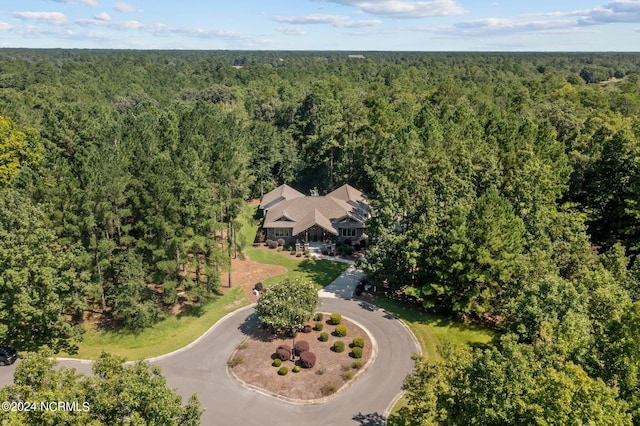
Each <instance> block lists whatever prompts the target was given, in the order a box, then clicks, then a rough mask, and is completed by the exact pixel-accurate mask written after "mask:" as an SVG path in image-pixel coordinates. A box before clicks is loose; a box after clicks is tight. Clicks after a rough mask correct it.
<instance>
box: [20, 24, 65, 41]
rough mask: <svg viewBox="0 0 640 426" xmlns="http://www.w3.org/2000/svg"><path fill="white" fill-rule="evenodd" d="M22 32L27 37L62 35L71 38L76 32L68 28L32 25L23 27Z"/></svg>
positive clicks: (61, 36)
mask: <svg viewBox="0 0 640 426" xmlns="http://www.w3.org/2000/svg"><path fill="white" fill-rule="evenodd" d="M20 34H21V35H22V36H23V37H25V38H42V37H60V38H69V37H71V36H73V35H74V32H73V31H71V30H70V29H68V28H60V27H58V28H55V27H54V28H51V27H46V28H43V27H35V26H32V25H28V26H25V27H23V28H22V29H21V31H20Z"/></svg>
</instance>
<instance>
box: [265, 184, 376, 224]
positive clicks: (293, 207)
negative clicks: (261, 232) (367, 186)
mask: <svg viewBox="0 0 640 426" xmlns="http://www.w3.org/2000/svg"><path fill="white" fill-rule="evenodd" d="M291 189H293V188H291ZM274 191H275V190H274ZM274 191H271V192H270V193H269V194H267V195H270V194H272V193H273V192H274ZM293 191H295V190H293ZM296 193H297V194H300V193H299V192H298V191H295V193H293V194H294V195H295V194H296ZM267 195H265V197H266V196H267ZM265 197H263V200H262V203H261V204H260V206H261V207H262V206H263V205H267V206H268V211H267V215H266V216H265V219H264V225H263V227H264V228H293V235H297V234H299V233H300V232H303V231H304V230H306V229H309V228H310V227H311V226H313V225H318V226H320V227H322V228H323V229H325V230H327V231H328V232H330V233H332V234H334V235H338V228H340V227H349V228H352V227H364V221H365V219H366V217H367V215H368V204H367V202H366V200H365V198H364V197H363V196H362V193H361V192H360V191H358V190H357V189H355V188H353V187H351V186H349V185H343V186H341V187H340V188H338V189H336V190H335V191H333V192H331V193H329V194H328V195H326V196H308V197H305V196H294V197H292V198H290V199H284V197H282V199H280V201H277V200H278V198H277V197H274V196H273V195H270V200H267V201H268V202H267V203H265ZM274 201H277V202H274ZM345 217H348V218H351V219H352V221H355V223H353V222H352V223H351V224H349V225H346V226H336V225H337V223H336V222H337V221H338V220H340V219H342V218H345Z"/></svg>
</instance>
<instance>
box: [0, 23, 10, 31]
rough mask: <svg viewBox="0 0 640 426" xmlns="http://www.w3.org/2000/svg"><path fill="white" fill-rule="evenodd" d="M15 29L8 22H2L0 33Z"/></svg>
mask: <svg viewBox="0 0 640 426" xmlns="http://www.w3.org/2000/svg"><path fill="white" fill-rule="evenodd" d="M12 28H13V25H11V24H8V23H6V22H0V31H8V30H10V29H12Z"/></svg>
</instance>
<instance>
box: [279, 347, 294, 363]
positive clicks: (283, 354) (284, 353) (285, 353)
mask: <svg viewBox="0 0 640 426" xmlns="http://www.w3.org/2000/svg"><path fill="white" fill-rule="evenodd" d="M276 355H277V356H278V358H280V359H281V360H283V361H286V360H288V359H291V347H290V346H288V345H280V346H278V349H276Z"/></svg>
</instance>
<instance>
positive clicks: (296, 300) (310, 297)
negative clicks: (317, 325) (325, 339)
mask: <svg viewBox="0 0 640 426" xmlns="http://www.w3.org/2000/svg"><path fill="white" fill-rule="evenodd" d="M319 304H320V298H319V297H318V289H317V288H316V287H315V286H314V285H313V283H310V282H308V281H304V280H301V279H299V278H296V279H289V278H286V279H284V280H282V281H280V282H278V283H275V284H273V285H271V286H269V288H268V289H267V290H266V292H265V293H264V294H262V295H261V296H260V298H259V299H258V304H257V305H256V314H257V315H258V318H259V319H260V321H262V322H263V323H264V324H266V325H268V326H270V327H273V328H276V329H297V328H300V327H302V326H303V325H304V323H305V322H306V321H308V320H309V319H310V318H311V317H312V316H313V314H314V313H315V312H316V309H317V307H318V305H319Z"/></svg>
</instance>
